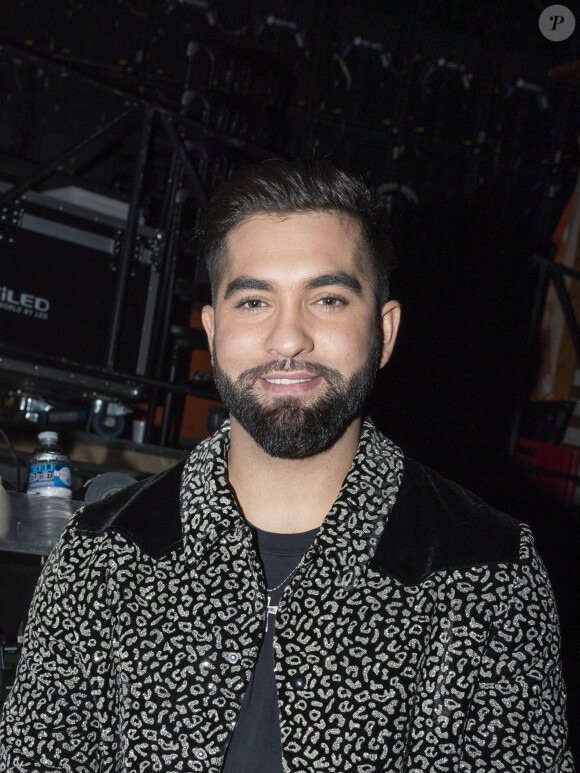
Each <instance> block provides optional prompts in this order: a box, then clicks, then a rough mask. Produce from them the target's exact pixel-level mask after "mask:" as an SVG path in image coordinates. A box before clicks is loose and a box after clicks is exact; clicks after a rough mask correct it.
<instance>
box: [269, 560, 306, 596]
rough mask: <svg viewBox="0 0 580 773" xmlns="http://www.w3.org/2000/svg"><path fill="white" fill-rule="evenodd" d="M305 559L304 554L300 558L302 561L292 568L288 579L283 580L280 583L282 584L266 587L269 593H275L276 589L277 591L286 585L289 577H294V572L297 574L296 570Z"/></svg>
mask: <svg viewBox="0 0 580 773" xmlns="http://www.w3.org/2000/svg"><path fill="white" fill-rule="evenodd" d="M303 560H304V556H302V558H301V559H300V561H299V562H298V563H297V564H296V566H295V567H294V569H292V571H291V572H290V574H289V575H288V577H286V579H284V580H282V582H281V583H280V585H276V587H275V588H266V591H267V592H268V593H274V591H275V590H278V588H281V587H282V586H283V585H285V584H286V583H287V582H288V580H289V579H290V578H291V577H292V575H293V574H296V572H297V571H298V568H299V566H300V564H301V563H302V561H303Z"/></svg>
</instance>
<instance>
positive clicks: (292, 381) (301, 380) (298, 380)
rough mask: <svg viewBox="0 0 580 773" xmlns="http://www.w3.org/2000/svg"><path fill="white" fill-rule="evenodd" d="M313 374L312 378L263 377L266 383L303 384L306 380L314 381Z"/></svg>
mask: <svg viewBox="0 0 580 773" xmlns="http://www.w3.org/2000/svg"><path fill="white" fill-rule="evenodd" d="M314 378H315V376H313V377H312V378H265V379H264V381H267V382H268V384H304V383H306V382H307V381H314Z"/></svg>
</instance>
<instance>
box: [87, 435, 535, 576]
mask: <svg viewBox="0 0 580 773" xmlns="http://www.w3.org/2000/svg"><path fill="white" fill-rule="evenodd" d="M228 449H229V424H227V423H226V424H225V425H223V426H222V428H221V429H220V430H219V431H218V432H216V433H215V434H214V435H212V437H211V438H209V439H208V440H205V441H203V442H202V443H200V444H199V446H198V447H197V448H196V449H195V450H194V451H193V452H192V454H191V455H190V456H189V458H188V459H186V460H184V461H183V462H180V463H179V464H178V465H176V466H175V467H172V468H171V469H169V470H167V471H165V472H164V473H161V474H160V475H157V476H155V477H153V478H149V479H147V480H146V481H145V482H142V483H137V484H135V485H134V486H131V487H130V488H127V489H124V490H123V491H120V492H119V493H118V494H117V495H115V496H112V497H108V498H107V499H105V500H102V501H100V502H95V503H93V504H91V505H87V506H86V507H84V508H83V509H82V510H81V511H79V513H77V516H76V518H75V522H74V526H75V527H76V529H77V530H78V531H80V532H81V533H84V534H89V535H90V534H94V535H96V534H102V533H104V532H108V531H116V532H120V533H122V534H124V535H125V536H126V537H127V538H128V539H129V540H130V541H132V542H134V543H136V544H137V545H139V547H140V548H141V549H142V550H143V551H144V552H145V553H147V554H148V555H150V556H152V557H153V558H156V559H157V558H161V557H162V556H164V555H166V554H168V553H169V552H171V551H172V550H181V549H182V548H183V544H184V541H185V543H186V545H189V546H190V548H191V549H192V550H193V552H194V553H196V554H198V555H199V554H200V553H201V552H203V551H204V545H205V544H207V542H208V540H210V541H213V539H217V538H218V537H219V535H220V533H223V532H226V531H231V530H237V531H238V533H239V536H240V539H241V538H242V536H243V532H244V530H246V531H247V527H246V526H245V522H244V520H243V518H242V517H241V515H240V512H239V510H238V507H237V504H236V501H235V495H234V493H233V491H232V489H231V487H230V486H229V483H228V481H227V453H228ZM403 470H404V474H403ZM519 533H520V527H519V524H518V522H517V521H515V520H514V519H512V518H509V517H508V516H506V515H504V514H502V513H499V512H497V511H496V510H493V509H492V508H490V507H488V506H487V505H486V504H485V503H484V502H482V500H481V499H479V498H478V497H476V496H475V495H473V494H470V493H469V492H467V491H465V489H462V488H461V487H460V486H458V485H456V484H454V483H451V482H450V481H447V480H445V479H444V478H442V477H441V476H440V475H439V474H437V473H436V472H434V471H433V470H429V469H428V468H426V467H424V466H423V465H421V464H419V463H418V462H414V461H413V460H410V459H407V460H403V455H402V453H401V451H400V450H399V449H398V448H397V446H395V445H394V444H393V443H391V441H389V440H388V439H387V438H386V437H384V435H382V434H381V433H380V432H378V431H377V429H376V428H375V426H374V425H373V423H372V422H371V421H370V420H366V421H365V422H364V424H363V428H362V433H361V438H360V442H359V446H358V450H357V453H356V456H355V458H354V461H353V463H352V466H351V469H350V471H349V473H348V475H347V476H346V478H345V481H344V483H343V486H342V488H341V490H340V493H339V495H338V497H337V500H336V502H335V503H334V505H333V507H332V509H331V510H330V512H329V513H328V515H327V517H326V519H325V521H324V524H323V526H322V527H321V529H320V531H319V533H318V536H317V539H316V540H315V546H316V549H318V550H323V551H324V553H325V555H327V556H328V557H329V559H330V560H331V562H332V563H334V564H335V565H336V566H337V567H340V569H341V570H342V571H341V572H340V574H341V576H342V581H341V584H342V585H350V584H351V583H352V582H353V581H354V579H355V578H356V576H357V575H359V574H360V573H362V572H363V571H364V569H365V567H366V565H367V564H368V563H369V558H370V564H369V565H370V568H371V569H373V570H375V571H378V572H380V573H381V574H384V575H390V576H392V577H394V578H395V579H397V580H398V581H399V582H402V583H403V584H406V585H413V584H416V583H419V582H421V581H423V580H425V579H426V578H427V577H429V576H431V575H432V574H434V573H435V572H437V571H439V570H442V569H445V570H454V569H459V568H463V567H473V566H477V565H482V564H489V563H497V562H502V563H505V562H514V561H517V559H518V551H519ZM246 536H247V535H246ZM313 548H314V546H313Z"/></svg>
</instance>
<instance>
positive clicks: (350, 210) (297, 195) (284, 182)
mask: <svg viewBox="0 0 580 773" xmlns="http://www.w3.org/2000/svg"><path fill="white" fill-rule="evenodd" d="M304 212H324V213H329V214H337V215H338V216H340V217H344V218H346V219H347V220H350V221H351V222H352V223H354V224H355V225H356V226H358V228H359V234H358V241H359V245H358V250H357V260H358V261H359V264H360V263H366V267H367V268H368V269H370V274H371V277H372V280H373V289H374V294H375V301H376V304H377V307H378V309H380V308H381V307H382V306H383V304H384V303H386V302H387V300H388V299H389V284H390V276H391V270H392V266H393V261H394V256H393V251H392V247H391V243H390V240H389V237H388V232H387V225H386V213H385V211H384V207H383V206H382V205H381V204H380V203H379V201H378V200H377V198H376V196H374V195H373V194H372V193H371V191H370V190H369V189H368V188H367V186H366V185H364V184H363V183H362V182H361V181H360V180H357V179H356V178H355V177H351V176H350V175H347V174H345V173H344V172H342V171H340V170H339V169H337V168H336V167H334V166H333V165H332V164H330V163H329V162H328V161H325V160H318V159H310V160H307V161H285V160H281V159H270V160H268V161H262V162H260V163H258V164H249V165H247V166H243V167H241V168H240V169H238V170H237V171H235V172H234V173H233V174H232V175H231V176H230V177H229V178H228V179H227V180H226V181H225V182H224V183H223V185H222V186H221V187H220V188H218V190H217V191H216V192H215V193H214V195H213V196H212V198H211V200H210V202H209V206H208V208H207V210H206V213H205V216H204V219H203V223H202V236H203V252H204V256H205V261H206V266H207V270H208V273H209V277H210V281H211V286H212V295H213V298H214V302H215V298H216V292H217V288H218V286H219V284H220V282H221V280H222V278H223V275H224V273H225V269H226V266H227V239H228V235H229V234H230V233H231V232H232V231H233V230H234V229H235V228H236V227H237V226H239V225H241V224H242V223H243V222H245V221H246V220H249V219H250V218H251V217H253V216H254V215H279V216H281V217H284V216H285V215H291V214H299V213H304Z"/></svg>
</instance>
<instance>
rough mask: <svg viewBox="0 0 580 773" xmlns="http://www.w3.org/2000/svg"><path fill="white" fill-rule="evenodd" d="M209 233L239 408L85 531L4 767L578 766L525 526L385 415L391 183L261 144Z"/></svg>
mask: <svg viewBox="0 0 580 773" xmlns="http://www.w3.org/2000/svg"><path fill="white" fill-rule="evenodd" d="M204 241H205V253H206V259H207V262H208V269H209V273H210V277H211V281H212V292H213V305H212V306H211V307H209V306H208V307H205V308H204V310H203V322H204V326H205V328H206V331H207V334H208V338H209V341H210V345H211V349H212V355H213V364H214V371H215V378H216V384H217V385H218V388H219V390H220V392H221V394H222V396H223V399H224V402H225V403H226V405H227V406H228V408H229V410H230V416H231V420H230V422H229V423H226V424H225V425H224V426H223V427H222V428H221V429H220V430H219V431H218V432H217V433H216V434H215V435H213V436H212V437H211V438H209V439H208V440H207V441H204V442H202V443H201V444H200V445H199V446H198V447H197V448H196V449H195V450H194V451H193V453H192V454H191V455H190V457H189V458H188V459H187V460H186V461H185V462H184V463H182V464H180V465H178V466H177V467H175V468H173V469H171V470H169V471H168V472H166V473H163V474H162V475H159V476H157V477H155V478H150V479H149V480H147V481H146V482H145V483H143V484H137V486H135V487H132V488H131V489H127V490H125V491H123V492H121V493H120V494H119V495H117V496H116V497H115V498H110V499H108V500H104V501H103V502H100V503H96V504H93V505H90V506H87V507H86V508H85V509H84V510H82V511H81V512H80V513H79V514H77V516H76V517H75V519H74V520H73V522H72V523H71V524H70V526H69V527H68V528H67V530H66V532H65V534H64V536H63V538H62V539H61V541H60V543H59V544H58V546H57V547H56V549H55V550H54V551H53V553H52V555H51V557H50V559H49V561H48V564H47V567H46V569H45V571H44V573H43V576H42V578H41V581H40V583H39V586H38V589H37V593H36V595H35V600H34V602H33V605H32V608H31V612H30V622H29V625H28V627H27V631H26V644H25V651H24V654H23V658H22V660H21V663H20V667H19V672H18V676H17V683H16V686H15V687H14V689H13V692H12V696H11V699H10V702H9V704H8V706H7V709H6V711H5V714H4V720H3V727H2V744H1V748H2V752H1V756H0V760H1V761H0V770H3V771H8V770H9V771H32V770H34V771H38V770H58V771H71V772H72V771H74V773H85V771H100V773H105V772H107V773H108V772H109V771H131V772H133V771H166V772H167V773H175V772H176V771H211V772H212V773H214V772H215V773H217V772H218V771H222V770H223V771H226V773H232V772H233V771H235V772H236V773H245V772H246V771H264V773H278V772H279V771H292V773H310V772H311V771H316V770H324V771H327V772H328V773H344V772H345V771H360V772H361V773H374V772H375V771H377V772H378V771H388V772H389V773H390V772H393V773H394V771H474V772H475V771H510V773H515V772H516V771H522V772H523V771H526V772H527V771H572V770H573V762H572V758H571V755H570V752H569V750H568V748H567V745H566V723H565V718H564V696H563V686H562V680H561V670H560V662H559V634H558V622H557V617H556V613H555V608H554V602H553V598H552V594H551V590H550V586H549V581H548V579H547V577H546V575H545V571H544V569H543V566H542V564H541V562H540V560H539V558H538V556H537V554H536V552H535V549H534V547H533V543H532V538H531V535H530V532H529V529H528V528H527V527H526V526H522V525H520V524H518V523H517V522H515V521H513V520H511V519H510V518H508V517H507V516H504V515H502V514H500V513H498V512H495V511H493V510H491V509H490V508H488V507H487V506H486V505H485V504H484V503H483V502H481V501H480V500H479V499H477V498H476V497H474V496H473V495H471V494H469V493H467V492H466V491H464V490H463V489H461V488H460V487H459V486H457V485H455V484H452V483H449V482H447V481H445V480H443V479H442V478H441V477H440V476H438V475H437V474H436V473H434V472H432V471H430V470H427V469H426V468H424V467H422V466H421V465H419V464H417V463H416V462H413V461H411V460H407V459H405V457H404V456H403V454H402V452H401V451H400V450H399V449H398V448H397V447H396V446H395V445H394V444H393V443H392V442H390V441H389V440H388V439H387V438H385V437H384V436H383V435H382V434H381V433H379V432H378V431H377V430H376V428H375V427H374V426H373V424H372V422H370V421H369V420H368V419H366V418H364V415H363V406H364V401H365V397H366V396H367V394H368V393H369V390H370V389H371V386H372V383H373V379H374V375H375V372H376V369H377V368H378V367H382V366H383V365H385V363H386V362H387V361H388V359H389V357H390V355H391V352H392V350H393V346H394V343H395V338H396V334H397V327H398V324H399V316H400V309H399V305H398V304H397V303H396V302H395V301H393V300H389V289H388V280H389V261H390V252H389V248H388V246H387V242H386V240H385V237H384V233H383V230H382V226H381V219H380V217H379V214H378V211H377V208H376V206H375V204H374V201H373V199H372V197H371V196H370V194H369V192H368V191H367V190H366V189H365V188H364V186H362V185H361V183H360V182H358V181H356V180H353V179H351V178H349V177H347V176H346V175H344V174H342V173H341V172H339V171H337V170H336V169H334V168H333V167H331V166H330V165H328V164H326V163H324V162H309V163H304V164H300V163H289V162H282V161H271V162H266V163H263V164H259V165H257V166H254V167H247V168H244V169H242V170H240V171H239V172H238V173H237V174H235V175H233V176H232V178H230V180H229V181H228V182H226V184H225V185H224V186H223V187H222V189H221V190H220V191H218V193H217V194H216V195H215V196H214V198H213V199H212V202H211V204H210V207H209V211H208V215H207V218H206V224H205V228H204Z"/></svg>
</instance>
